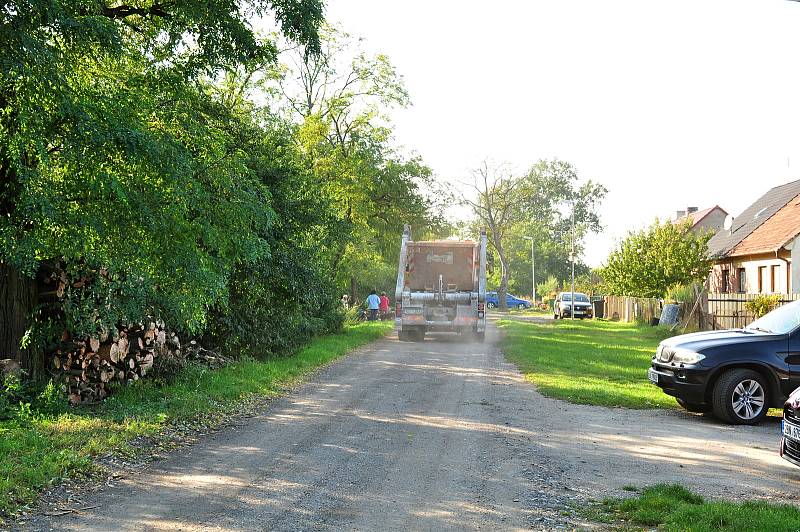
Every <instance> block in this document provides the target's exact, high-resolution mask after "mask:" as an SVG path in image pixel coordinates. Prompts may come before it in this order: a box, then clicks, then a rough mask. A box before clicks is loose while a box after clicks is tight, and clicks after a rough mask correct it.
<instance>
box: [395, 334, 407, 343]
mask: <svg viewBox="0 0 800 532" xmlns="http://www.w3.org/2000/svg"><path fill="white" fill-rule="evenodd" d="M397 339H398V340H400V341H401V342H408V331H398V332H397Z"/></svg>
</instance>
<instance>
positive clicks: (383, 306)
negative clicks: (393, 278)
mask: <svg viewBox="0 0 800 532" xmlns="http://www.w3.org/2000/svg"><path fill="white" fill-rule="evenodd" d="M380 300H381V303H380V305H379V306H378V310H380V311H381V319H382V320H385V319H387V318H388V317H389V296H387V295H386V292H381V297H380Z"/></svg>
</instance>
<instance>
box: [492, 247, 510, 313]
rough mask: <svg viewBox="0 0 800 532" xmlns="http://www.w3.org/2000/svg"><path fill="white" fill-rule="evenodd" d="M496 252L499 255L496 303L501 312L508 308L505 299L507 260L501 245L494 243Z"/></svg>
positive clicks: (506, 290) (506, 291)
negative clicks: (498, 282) (498, 283)
mask: <svg viewBox="0 0 800 532" xmlns="http://www.w3.org/2000/svg"><path fill="white" fill-rule="evenodd" d="M494 247H495V249H497V254H498V255H499V256H500V286H499V287H498V288H497V303H498V306H499V309H500V310H501V311H502V312H505V311H507V310H508V302H507V301H506V294H507V293H508V262H507V260H506V255H505V253H503V247H502V246H498V245H497V244H495V246H494Z"/></svg>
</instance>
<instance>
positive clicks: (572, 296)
mask: <svg viewBox="0 0 800 532" xmlns="http://www.w3.org/2000/svg"><path fill="white" fill-rule="evenodd" d="M570 225H571V226H572V251H571V252H570V254H569V260H570V262H572V287H571V292H570V295H569V301H570V309H571V310H570V313H569V317H570V319H572V320H574V319H575V201H573V202H572V215H571V216H570Z"/></svg>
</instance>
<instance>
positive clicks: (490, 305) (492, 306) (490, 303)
mask: <svg viewBox="0 0 800 532" xmlns="http://www.w3.org/2000/svg"><path fill="white" fill-rule="evenodd" d="M486 306H487V307H489V308H494V307H496V306H497V305H495V304H494V303H492V302H491V301H490V302H489V303H486Z"/></svg>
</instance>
